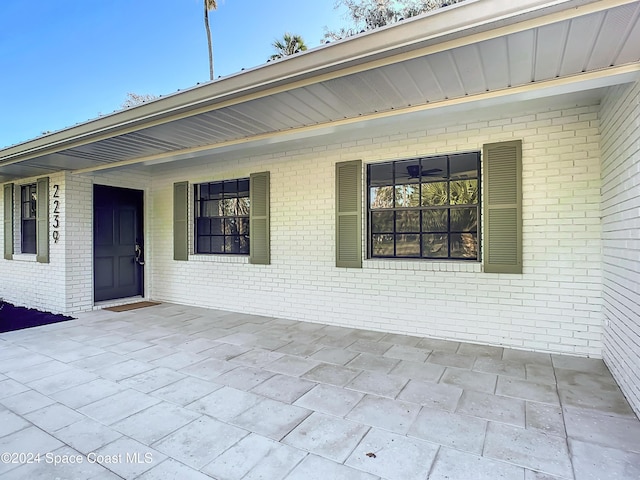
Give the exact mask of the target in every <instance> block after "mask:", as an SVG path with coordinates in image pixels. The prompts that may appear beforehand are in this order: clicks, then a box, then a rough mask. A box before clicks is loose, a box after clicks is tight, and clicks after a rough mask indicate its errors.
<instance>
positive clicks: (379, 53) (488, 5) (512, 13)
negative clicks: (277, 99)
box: [0, 0, 633, 165]
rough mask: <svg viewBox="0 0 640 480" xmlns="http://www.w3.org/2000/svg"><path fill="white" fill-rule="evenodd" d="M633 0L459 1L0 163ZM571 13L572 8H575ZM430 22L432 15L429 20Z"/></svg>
mask: <svg viewBox="0 0 640 480" xmlns="http://www.w3.org/2000/svg"><path fill="white" fill-rule="evenodd" d="M632 1H633V0H555V1H549V0H519V1H518V2H513V1H511V0H496V1H492V2H485V1H483V0H467V2H463V3H461V4H455V5H452V6H450V7H446V8H444V9H441V10H437V11H433V12H429V13H427V14H424V15H420V16H418V17H413V18H410V19H407V20H405V21H403V22H399V23H398V24H394V25H390V26H388V27H385V28H381V29H378V30H374V31H370V32H366V33H363V34H360V35H357V36H355V37H351V38H348V39H345V40H342V41H339V42H335V43H332V44H329V45H323V46H321V47H318V48H315V49H313V50H310V51H308V52H305V53H304V54H300V55H296V56H292V57H289V58H284V59H282V60H280V61H277V62H273V63H268V64H265V65H261V66H259V67H255V68H253V69H250V70H246V71H242V72H239V73H237V74H234V75H230V76H228V77H224V78H221V79H218V80H216V81H213V82H209V83H206V84H203V85H199V86H196V87H192V88H190V89H188V90H185V91H182V92H179V93H176V94H172V95H169V96H167V97H164V98H161V99H158V100H155V101H152V102H149V103H147V104H143V105H139V106H136V107H133V108H130V109H128V110H123V111H119V112H115V113H113V114H110V115H107V116H103V117H100V118H97V119H94V120H90V121H88V122H85V123H82V124H79V125H76V126H73V127H69V128H66V129H63V130H60V131H58V132H54V133H51V134H48V135H45V136H42V137H38V138H35V139H33V140H29V141H26V142H23V143H20V144H17V145H14V146H10V147H7V148H5V149H3V150H0V165H1V164H8V163H15V162H19V161H21V160H22V159H26V158H33V157H34V156H39V155H43V154H46V153H53V152H56V151H60V150H63V149H65V148H68V147H69V146H70V145H72V144H77V143H78V142H81V143H90V142H91V141H92V140H93V139H95V138H98V137H104V136H105V135H106V136H115V135H118V134H119V133H120V132H121V131H125V130H127V131H131V130H136V129H138V128H143V127H145V126H147V125H149V124H150V123H163V122H165V121H170V120H173V119H176V118H180V117H185V116H188V115H190V114H191V112H193V111H195V110H200V111H202V110H203V109H207V108H209V109H214V108H215V106H216V105H217V104H220V103H222V102H225V101H230V100H233V99H236V100H237V101H241V100H240V99H242V98H243V97H249V96H251V95H256V94H259V93H260V92H265V91H268V90H271V89H273V88H277V87H279V86H286V85H289V84H293V83H295V82H300V81H304V80H313V79H314V78H315V77H317V76H319V75H321V74H322V75H326V74H330V73H331V72H338V71H343V70H346V69H349V68H351V67H356V66H358V65H362V64H366V63H371V62H375V61H376V60H379V59H382V58H386V57H390V56H394V55H398V54H401V53H403V52H408V51H413V50H418V49H423V48H425V47H428V46H432V45H437V44H440V43H445V42H449V41H451V40H454V39H457V38H463V37H466V36H469V35H473V34H477V33H481V32H487V31H490V30H492V29H497V28H500V27H505V26H509V25H515V24H518V23H519V22H522V21H524V20H530V19H532V18H537V17H542V16H546V15H549V14H553V13H556V12H562V11H567V10H569V9H575V10H576V11H577V10H578V9H582V8H591V9H597V10H604V9H607V8H612V7H614V6H617V5H623V4H627V3H631V2H632ZM575 14H577V13H575ZM436 20H437V21H436Z"/></svg>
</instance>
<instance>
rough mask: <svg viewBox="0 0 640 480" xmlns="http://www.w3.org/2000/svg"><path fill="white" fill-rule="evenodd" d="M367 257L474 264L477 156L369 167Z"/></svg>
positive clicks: (436, 158) (477, 208)
mask: <svg viewBox="0 0 640 480" xmlns="http://www.w3.org/2000/svg"><path fill="white" fill-rule="evenodd" d="M367 181H368V185H367V187H368V189H367V191H368V197H369V198H368V201H367V205H368V218H369V224H368V225H369V255H370V256H371V257H387V258H388V257H397V258H427V259H456V260H478V259H479V254H478V228H479V227H478V222H479V218H480V211H479V208H480V153H479V152H471V153H462V154H455V155H440V156H435V157H424V158H414V159H409V160H400V161H394V162H385V163H380V164H374V165H369V166H368V176H367Z"/></svg>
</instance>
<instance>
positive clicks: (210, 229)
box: [194, 178, 250, 255]
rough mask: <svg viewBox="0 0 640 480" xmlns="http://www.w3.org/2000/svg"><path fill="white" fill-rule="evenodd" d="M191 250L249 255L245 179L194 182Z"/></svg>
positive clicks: (198, 252) (247, 185)
mask: <svg viewBox="0 0 640 480" xmlns="http://www.w3.org/2000/svg"><path fill="white" fill-rule="evenodd" d="M194 198H195V216H196V221H195V227H196V228H195V253H197V254H236V255H249V214H250V201H249V179H248V178H240V179H235V180H225V181H220V182H208V183H200V184H197V185H195V195H194Z"/></svg>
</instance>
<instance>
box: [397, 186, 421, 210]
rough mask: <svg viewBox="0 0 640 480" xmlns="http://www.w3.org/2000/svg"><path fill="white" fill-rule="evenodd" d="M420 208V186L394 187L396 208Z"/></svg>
mask: <svg viewBox="0 0 640 480" xmlns="http://www.w3.org/2000/svg"><path fill="white" fill-rule="evenodd" d="M418 206H420V185H396V207H418Z"/></svg>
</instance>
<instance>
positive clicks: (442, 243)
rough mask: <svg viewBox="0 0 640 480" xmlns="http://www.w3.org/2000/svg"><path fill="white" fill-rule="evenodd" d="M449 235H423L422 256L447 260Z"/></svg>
mask: <svg viewBox="0 0 640 480" xmlns="http://www.w3.org/2000/svg"><path fill="white" fill-rule="evenodd" d="M448 241H449V238H448V235H447V234H443V233H427V234H424V235H422V249H423V250H422V256H424V257H428V258H447V257H448V256H449V251H448V248H449V247H448Z"/></svg>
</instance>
